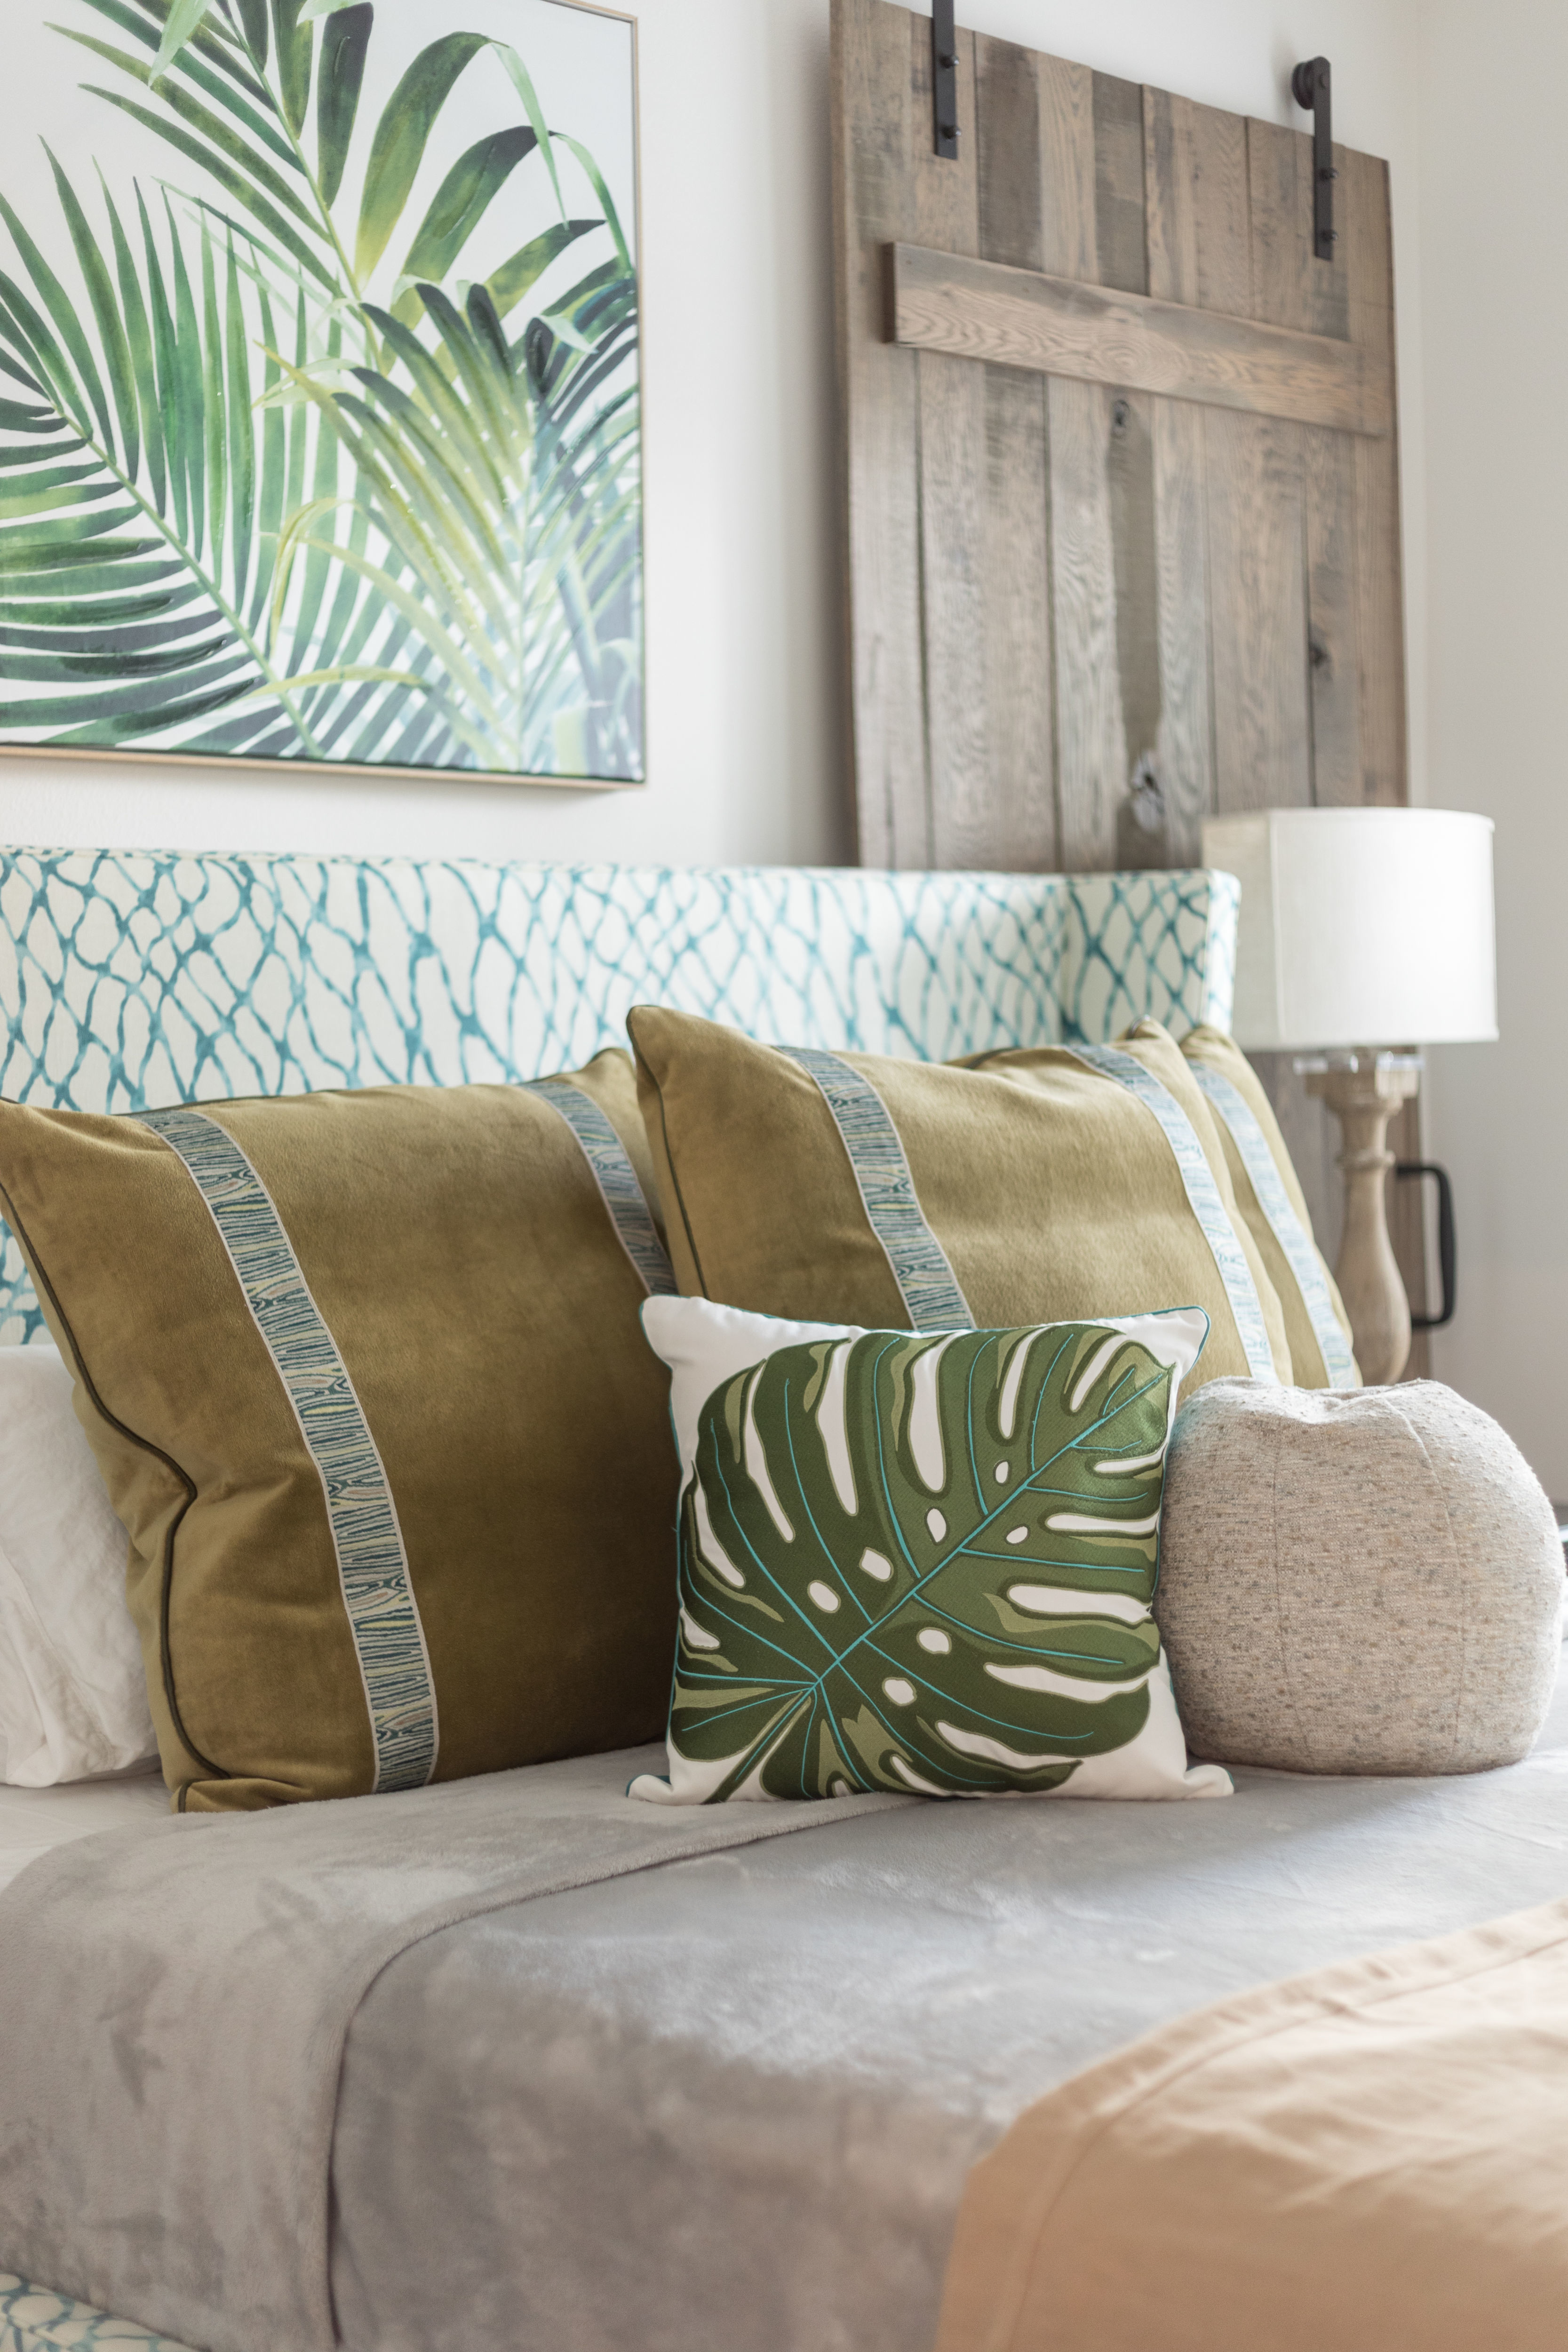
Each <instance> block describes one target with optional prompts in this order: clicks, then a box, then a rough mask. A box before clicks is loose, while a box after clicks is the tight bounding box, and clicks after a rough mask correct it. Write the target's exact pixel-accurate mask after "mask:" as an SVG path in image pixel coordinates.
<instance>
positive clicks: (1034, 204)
mask: <svg viewBox="0 0 1568 2352" xmlns="http://www.w3.org/2000/svg"><path fill="white" fill-rule="evenodd" d="M974 83H975V138H976V142H977V144H978V156H977V163H978V170H979V181H980V250H981V253H982V254H983V256H984V257H985V258H986V259H987V260H989V261H1005V262H1009V263H1011V264H1013V265H1014V266H1015V267H1016V268H1025V269H1028V268H1037V267H1038V265H1039V262H1040V258H1041V255H1042V252H1043V237H1044V226H1043V221H1042V216H1041V184H1040V168H1039V144H1040V88H1039V80H1038V77H1037V74H1036V71H1035V58H1034V56H1033V53H1032V52H1031V51H1029V50H1027V49H1021V48H1018V47H1016V46H1015V45H1014V44H1013V43H1011V42H1007V41H999V40H992V39H989V38H987V37H984V36H981V35H976V37H975V44H974ZM984 379H985V463H986V483H985V541H984V563H983V568H982V574H981V593H982V596H983V598H984V639H985V714H986V751H987V763H988V772H989V780H990V782H989V792H990V818H989V824H988V829H987V837H986V843H985V851H984V864H986V865H988V866H1000V867H1003V868H1005V869H1007V870H1010V871H1015V872H1031V871H1049V870H1050V869H1051V868H1053V867H1054V866H1056V865H1057V863H1058V854H1059V853H1058V841H1057V803H1056V696H1055V687H1054V677H1053V653H1052V645H1051V608H1050V478H1049V464H1048V457H1047V421H1046V387H1045V383H1044V382H1043V380H1042V379H1041V378H1040V377H1039V376H1037V375H1034V374H1028V373H1020V372H1019V371H1018V370H1017V369H1015V368H1005V367H995V368H990V367H988V368H987V369H986V370H985V371H984Z"/></svg>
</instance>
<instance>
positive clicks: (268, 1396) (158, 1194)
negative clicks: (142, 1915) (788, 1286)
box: [0, 1053, 676, 1811]
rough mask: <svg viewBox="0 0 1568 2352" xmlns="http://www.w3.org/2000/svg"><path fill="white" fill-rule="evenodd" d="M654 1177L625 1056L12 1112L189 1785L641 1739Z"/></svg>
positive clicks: (32, 1208)
mask: <svg viewBox="0 0 1568 2352" xmlns="http://www.w3.org/2000/svg"><path fill="white" fill-rule="evenodd" d="M648 1181H649V1171H648V1169H647V1160H646V1146H645V1143H644V1140H643V1137H642V1132H641V1126H640V1121H639V1119H638V1116H637V1100H636V1092H635V1085H634V1080H633V1076H632V1071H631V1066H630V1063H629V1061H628V1059H627V1057H626V1055H624V1054H621V1053H606V1054H601V1055H599V1056H598V1057H597V1059H596V1060H595V1061H594V1062H593V1063H591V1064H590V1065H589V1066H588V1067H587V1068H586V1069H584V1070H582V1071H579V1072H577V1073H575V1074H574V1076H572V1077H571V1078H570V1079H550V1080H543V1081H541V1082H540V1083H539V1084H537V1085H535V1086H533V1087H506V1086H476V1087H453V1088H449V1089H442V1088H435V1087H373V1088H369V1089H367V1090H365V1091H364V1092H352V1093H323V1094H316V1095H299V1096H294V1097H283V1098H281V1099H279V1100H257V1101H245V1102H225V1103H205V1104H203V1105H201V1106H200V1107H199V1108H190V1109H184V1110H170V1111H158V1112H150V1113H147V1114H145V1115H143V1116H141V1117H124V1118H90V1117H86V1116H82V1115H79V1114H75V1113H71V1112H64V1111H47V1110H33V1109H27V1108H22V1107H20V1106H18V1105H16V1104H9V1103H7V1104H0V1193H3V1199H0V1212H3V1213H4V1215H5V1218H6V1219H7V1220H8V1221H9V1223H10V1224H11V1226H12V1228H13V1230H14V1231H15V1233H16V1236H17V1239H18V1241H19V1242H20V1244H21V1245H22V1248H23V1250H24V1251H25V1253H26V1257H27V1261H28V1264H29V1266H30V1267H31V1270H32V1272H33V1276H34V1278H35V1280H36V1282H37V1288H38V1293H39V1297H40V1298H41V1299H42V1300H43V1302H44V1307H45V1311H46V1314H47V1318H48V1321H49V1326H50V1328H51V1331H52V1332H53V1334H54V1337H55V1338H56V1339H57V1341H58V1345H59V1347H60V1349H61V1350H62V1352H63V1353H64V1355H65V1357H66V1360H67V1361H68V1363H69V1364H70V1365H71V1366H72V1367H73V1369H74V1371H75V1375H76V1382H77V1388H76V1402H77V1410H78V1412H79V1415H80V1418H81V1420H82V1422H83V1424H84V1426H85V1427H86V1430H87V1433H88V1435H89V1439H90V1440H91V1443H92V1445H93V1449H94V1452H95V1454H96V1455H97V1458H98V1462H99V1465H100V1469H101V1471H102V1474H103V1476H104V1479H105V1481H106V1483H107V1485H108V1487H109V1491H110V1497H111V1499H112V1501H113V1503H114V1507H115V1509H116V1511H117V1512H118V1513H119V1515H120V1517H121V1521H122V1522H123V1523H124V1525H125V1527H126V1528H127V1529H128V1530H129V1533H130V1538H131V1557H130V1573H129V1597H130V1601H131V1607H132V1614H133V1615H134V1617H135V1619H136V1622H137V1625H138V1627H139V1629H140V1633H141V1636H142V1650H143V1655H144V1658H145V1662H146V1666H147V1676H148V1683H149V1688H150V1695H151V1697H152V1701H153V1716H154V1720H155V1723H156V1727H157V1731H158V1739H159V1746H160V1749H161V1752H162V1756H163V1768H164V1772H165V1775H166V1777H167V1779H168V1781H169V1783H170V1786H171V1787H172V1788H173V1789H174V1791H175V1792H176V1798H177V1801H178V1803H179V1805H180V1806H181V1807H182V1808H185V1809H190V1810H217V1811H233V1810H238V1809H241V1808H246V1807H254V1806H260V1805H268V1804H277V1803H284V1802H288V1801H292V1800H296V1799H300V1798H314V1797H347V1796H353V1795H357V1794H360V1793H363V1792H365V1791H369V1790H377V1789H381V1790H397V1789H407V1788H413V1787H416V1786H419V1785H421V1784H422V1783H424V1782H426V1781H428V1780H455V1779H458V1778H460V1777H461V1776H463V1775H465V1774H468V1773H474V1772H487V1771H493V1770H497V1769H500V1768H502V1767H505V1766H510V1765H519V1764H529V1763H532V1762H534V1761H536V1760H539V1759H543V1758H546V1757H553V1756H566V1755H573V1754H578V1753H584V1752H586V1751H589V1750H593V1749H600V1748H617V1747H623V1746H626V1745H628V1744H631V1743H634V1742H637V1741H640V1740H645V1739H647V1738H653V1737H656V1736H657V1734H658V1727H659V1726H660V1724H661V1722H662V1721H663V1717H664V1704H665V1697H666V1694H667V1692H668V1676H669V1660H670V1652H671V1644H672V1641H673V1626H672V1623H671V1612H670V1604H669V1592H668V1542H669V1534H668V1530H669V1524H670V1517H671V1513H672V1511H673V1508H674V1504H675V1494H676V1480H675V1475H674V1469H673V1465H671V1463H670V1460H669V1437H668V1416H667V1409H666V1401H665V1382H664V1378H663V1374H662V1371H661V1369H660V1367H659V1366H658V1363H657V1362H656V1361H655V1360H654V1359H653V1358H652V1356H651V1355H650V1354H649V1352H648V1350H647V1347H646V1345H645V1344H644V1342H643V1339H642V1335H641V1332H640V1330H639V1329H638V1327H637V1310H638V1308H639V1307H641V1305H642V1303H643V1301H644V1300H645V1299H646V1298H647V1296H648V1293H649V1290H650V1289H654V1290H658V1289H661V1288H672V1287H673V1283H672V1279H671V1276H670V1274H669V1271H668V1260H667V1259H666V1257H665V1255H664V1251H663V1248H662V1246H661V1244H660V1242H659V1238H658V1232H657V1230H656V1227H655V1224H654V1221H653V1218H652V1215H651V1213H650V1211H649V1209H648V1206H647V1199H646V1197H645V1193H646V1190H647V1185H648Z"/></svg>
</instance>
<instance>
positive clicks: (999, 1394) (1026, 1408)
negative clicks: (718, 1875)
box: [631, 1298, 1230, 1805]
mask: <svg viewBox="0 0 1568 2352" xmlns="http://www.w3.org/2000/svg"><path fill="white" fill-rule="evenodd" d="M643 1323H644V1327H645V1328H646V1329H647V1335H648V1338H649V1339H651V1341H652V1342H653V1345H654V1346H655V1348H657V1349H658V1352H659V1354H660V1355H661V1356H662V1357H663V1358H664V1360H665V1361H666V1362H667V1363H668V1365H669V1367H670V1370H671V1374H672V1381H671V1390H670V1414H671V1419H672V1421H673V1423H674V1425H675V1435H676V1443H677V1444H678V1446H679V1449H680V1457H681V1472H682V1492H681V1498H680V1515H679V1522H678V1547H679V1593H680V1636H679V1646H678V1649H677V1654H676V1669H675V1685H674V1691H673V1695H672V1697H671V1702H670V1716H669V1738H668V1756H669V1775H668V1780H666V1779H662V1778H660V1777H658V1776H657V1775H655V1774H651V1773H650V1774H645V1775H643V1776H641V1777H640V1778H639V1779H637V1780H634V1781H633V1783H632V1787H631V1794H632V1795H633V1796H639V1797H647V1798H650V1799H652V1800H653V1801H655V1802H658V1803H662V1804H687V1805H694V1804H720V1803H722V1802H724V1801H726V1800H729V1799H733V1798H751V1799H789V1798H796V1799H799V1798H814V1799H820V1798H833V1797H844V1796H849V1795H851V1794H854V1793H856V1792H858V1791H861V1790H871V1791H876V1790H886V1791H888V1792H889V1793H894V1794H908V1793H911V1792H912V1793H913V1794H915V1795H918V1796H924V1797H954V1796H963V1797H984V1796H996V1795H1002V1794H1024V1795H1034V1796H1064V1797H1199V1796H1223V1795H1226V1794H1228V1793H1229V1789H1230V1782H1229V1780H1228V1779H1227V1778H1226V1775H1225V1774H1224V1773H1223V1772H1216V1771H1215V1769H1213V1768H1212V1767H1200V1768H1198V1769H1189V1767H1188V1764H1187V1754H1186V1746H1185V1742H1184V1738H1183V1735H1182V1727H1181V1723H1180V1720H1179V1718H1178V1717H1177V1713H1176V1705H1175V1700H1174V1698H1173V1696H1172V1692H1171V1683H1170V1676H1169V1674H1168V1672H1167V1670H1166V1666H1165V1661H1164V1658H1163V1654H1162V1652H1161V1648H1160V1634H1159V1629H1158V1627H1157V1626H1156V1624H1155V1622H1154V1620H1153V1617H1152V1613H1151V1602H1152V1599H1153V1595H1154V1590H1155V1584H1156V1580H1157V1572H1158V1566H1159V1556H1160V1498H1161V1490H1162V1486H1163V1479H1164V1460H1165V1448H1166V1445H1167V1443H1168V1441H1169V1437H1170V1431H1171V1423H1172V1418H1173V1414H1174V1412H1175V1408H1176V1399H1177V1393H1178V1390H1179V1387H1180V1383H1181V1381H1182V1379H1183V1377H1184V1374H1186V1373H1188V1372H1190V1370H1191V1369H1192V1366H1193V1364H1194V1360H1195V1359H1196V1357H1197V1355H1198V1352H1199V1350H1200V1349H1201V1348H1202V1347H1203V1344H1204V1337H1205V1329H1204V1318H1203V1317H1202V1316H1201V1315H1199V1314H1196V1313H1193V1312H1188V1313H1186V1314H1180V1315H1147V1316H1141V1317H1134V1318H1125V1319H1122V1320H1121V1321H1119V1322H1117V1323H1114V1324H1112V1323H1066V1324H1047V1325H1044V1326H1037V1327H1036V1328H1032V1329H1031V1328H1028V1327H1026V1328H1023V1329H1021V1330H1019V1329H1014V1330H1007V1331H960V1332H945V1333H942V1334H939V1335H931V1336H927V1335H922V1334H920V1333H917V1332H910V1331H861V1330H858V1329H856V1328H854V1327H853V1326H846V1325H843V1324H825V1323H787V1322H782V1321H775V1320H774V1319H773V1318H770V1317H767V1316H762V1315H742V1314H741V1313H739V1312H737V1311H736V1310H735V1309H734V1308H733V1307H715V1306H712V1305H711V1304H710V1302H709V1301H707V1300H706V1299H697V1298H653V1299H649V1301H648V1302H647V1306H646V1307H645V1308H644V1309H643Z"/></svg>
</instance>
